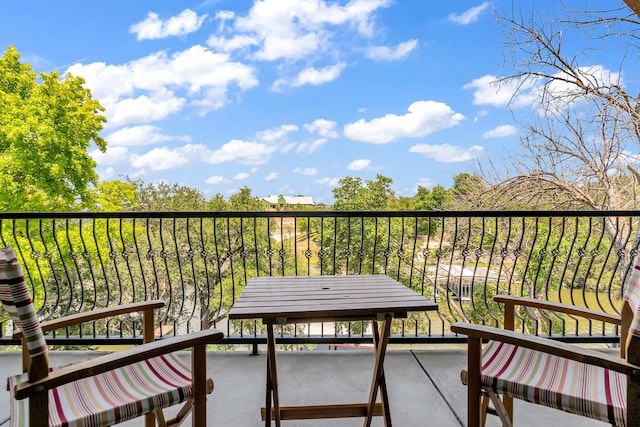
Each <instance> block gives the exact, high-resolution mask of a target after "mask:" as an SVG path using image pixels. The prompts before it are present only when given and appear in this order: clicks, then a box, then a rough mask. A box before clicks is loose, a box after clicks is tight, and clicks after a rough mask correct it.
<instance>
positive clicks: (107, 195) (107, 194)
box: [93, 179, 137, 212]
mask: <svg viewBox="0 0 640 427" xmlns="http://www.w3.org/2000/svg"><path fill="white" fill-rule="evenodd" d="M93 193H94V195H93V199H94V203H95V205H96V207H97V209H98V210H101V211H104V212H119V211H123V210H125V211H126V210H132V209H134V208H136V207H137V203H136V196H137V185H136V184H135V183H133V182H123V181H120V180H119V179H115V180H113V181H103V182H100V183H99V184H98V185H97V186H96V188H95V190H94V191H93Z"/></svg>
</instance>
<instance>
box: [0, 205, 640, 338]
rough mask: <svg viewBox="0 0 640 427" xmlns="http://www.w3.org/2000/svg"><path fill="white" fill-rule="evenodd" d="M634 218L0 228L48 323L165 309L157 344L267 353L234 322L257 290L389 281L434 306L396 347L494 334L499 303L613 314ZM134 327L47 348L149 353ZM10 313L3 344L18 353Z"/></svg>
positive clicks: (467, 217)
mask: <svg viewBox="0 0 640 427" xmlns="http://www.w3.org/2000/svg"><path fill="white" fill-rule="evenodd" d="M639 216H640V212H636V211H624V212H622V211H619V212H591V211H589V212H537V211H536V212H498V211H485V212H457V211H455V212H454V211H447V212H442V211H438V212H433V211H430V212H426V211H393V212H387V211H383V212H372V211H358V212H336V211H321V212H315V211H314V212H307V211H304V212H133V213H132V212H127V213H93V212H91V213H89V212H82V213H2V214H0V238H1V239H2V244H3V245H10V246H13V247H14V248H15V249H16V252H17V253H18V257H19V259H20V261H21V262H22V265H23V268H24V270H25V275H26V277H27V280H28V281H29V283H30V284H31V286H32V291H33V296H34V302H35V304H36V306H37V308H38V313H39V315H40V317H41V318H42V319H43V320H46V319H49V318H56V317H59V316H63V315H65V314H71V313H76V312H79V311H86V310H92V309H94V308H98V307H106V306H114V305H118V304H123V303H129V302H135V301H143V300H147V299H154V298H160V299H163V300H164V301H165V302H166V307H165V309H164V310H162V311H161V312H160V313H159V315H158V325H157V334H158V335H173V334H182V333H186V332H189V331H193V330H199V329H202V328H208V327H211V326H215V327H216V328H218V329H220V330H222V331H223V332H224V333H225V339H224V343H226V344H240V343H248V344H254V345H255V344H257V343H263V342H265V337H264V328H263V325H262V324H261V323H260V322H259V321H229V320H228V319H227V317H226V314H227V312H228V310H229V309H230V307H231V306H232V305H233V303H234V302H235V300H236V299H237V298H238V296H239V295H240V293H241V292H242V289H243V287H244V285H245V284H246V283H247V281H248V280H249V279H250V278H251V277H254V276H289V275H305V276H306V275H326V274H386V275H388V276H390V277H392V278H394V279H397V280H398V281H400V282H402V283H403V284H404V285H406V286H407V287H410V288H411V289H413V290H414V291H416V292H418V293H421V294H423V295H425V296H426V297H428V298H430V299H432V300H433V301H435V302H437V303H438V304H439V310H438V311H437V312H428V313H412V315H411V316H410V317H409V318H408V319H397V320H395V321H394V324H393V328H392V337H391V343H443V342H461V341H462V340H463V339H464V337H458V336H455V335H453V334H452V333H451V332H450V330H449V326H450V325H451V323H453V322H456V321H461V320H462V321H470V322H476V323H485V324H489V325H500V323H501V320H502V317H501V314H500V307H499V306H498V305H497V304H495V303H493V301H492V297H493V295H495V294H496V293H509V294H514V295H525V296H533V297H536V298H540V299H548V300H554V301H561V302H565V303H569V304H574V305H580V306H586V307H589V308H593V309H597V310H603V311H607V312H611V313H617V312H618V310H619V308H620V305H621V304H620V299H621V295H622V287H623V283H624V279H625V277H626V275H627V274H628V267H629V261H630V260H631V259H632V258H633V256H635V255H636V253H637V248H638V243H639V242H638V240H639V238H640V236H639V235H638V232H637V231H638V217H639ZM520 315H521V317H520V322H519V327H520V328H522V329H525V328H526V329H527V330H528V331H530V332H532V333H539V334H546V335H551V336H553V337H555V338H558V339H563V340H575V341H584V342H614V341H615V340H617V330H615V329H612V328H604V327H603V325H602V324H597V323H590V322H586V321H581V320H579V319H575V318H572V317H568V316H562V317H558V316H554V315H551V314H548V313H538V312H535V313H525V312H522V313H520ZM139 329H140V325H139V319H138V318H136V317H125V318H118V319H113V320H112V321H110V322H106V323H100V322H96V323H91V324H84V325H82V326H81V327H79V328H74V329H71V328H70V329H65V330H60V331H56V332H55V333H54V334H51V335H50V336H49V337H48V339H49V342H50V343H51V344H53V345H65V346H74V345H104V344H127V343H133V342H139V341H140V330H139ZM11 330H12V329H11V324H10V321H9V319H8V316H7V315H6V313H4V314H3V317H0V344H2V345H8V344H14V343H15V342H14V341H12V340H11ZM369 332H370V331H369V329H368V325H366V324H362V323H361V322H352V323H334V324H319V325H315V324H312V325H306V324H305V325H287V326H282V327H281V328H280V329H279V330H278V333H279V334H280V342H281V343H284V344H291V345H296V344H302V345H306V344H309V345H312V344H321V343H325V344H344V343H347V344H357V343H363V342H370V341H371V336H370V333H369Z"/></svg>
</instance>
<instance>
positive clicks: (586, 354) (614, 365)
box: [451, 322, 640, 377]
mask: <svg viewBox="0 0 640 427" xmlns="http://www.w3.org/2000/svg"><path fill="white" fill-rule="evenodd" d="M451 331H452V332H455V333H457V334H461V335H466V336H467V337H468V338H470V339H471V338H475V339H481V340H492V341H500V342H504V343H507V344H513V345H517V346H520V347H525V348H529V349H532V350H537V351H541V352H543V353H548V354H553V355H556V356H560V357H564V358H566V359H570V360H575V361H577V362H582V363H586V364H589V365H595V366H600V367H602V368H606V369H609V370H612V371H616V372H620V373H622V374H625V375H629V376H636V377H637V376H640V366H636V365H633V364H631V363H629V362H627V361H626V360H624V359H622V358H620V357H617V356H612V355H610V354H607V353H603V352H600V351H596V350H592V349H589V348H584V347H577V346H575V345H571V344H567V343H564V342H561V341H556V340H551V339H549V338H543V337H540V336H537V335H526V334H522V333H519V332H513V331H507V330H504V329H499V328H494V327H491V326H482V325H475V324H472V323H462V322H458V323H455V324H454V325H451Z"/></svg>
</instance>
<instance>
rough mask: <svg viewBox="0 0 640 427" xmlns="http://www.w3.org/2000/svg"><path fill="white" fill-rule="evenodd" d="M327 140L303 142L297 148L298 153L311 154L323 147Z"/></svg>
mask: <svg viewBox="0 0 640 427" xmlns="http://www.w3.org/2000/svg"><path fill="white" fill-rule="evenodd" d="M326 142H327V138H318V139H316V140H314V141H311V142H301V143H300V144H299V145H298V148H296V153H307V154H311V153H313V152H315V151H316V150H317V149H318V148H320V147H322V146H323V145H324V144H326Z"/></svg>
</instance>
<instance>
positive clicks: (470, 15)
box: [449, 1, 491, 25]
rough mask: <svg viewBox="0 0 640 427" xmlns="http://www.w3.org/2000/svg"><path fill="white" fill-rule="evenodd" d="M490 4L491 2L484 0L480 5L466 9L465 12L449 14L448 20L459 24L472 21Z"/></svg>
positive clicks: (466, 23)
mask: <svg viewBox="0 0 640 427" xmlns="http://www.w3.org/2000/svg"><path fill="white" fill-rule="evenodd" d="M490 5H491V3H490V2H488V1H486V2H484V3H482V4H481V5H480V6H476V7H472V8H471V9H467V10H466V11H465V12H463V13H462V14H460V15H458V14H455V13H452V14H450V15H449V21H451V22H455V23H456V24H460V25H468V24H471V23H472V22H475V21H477V20H478V16H480V14H481V13H482V12H484V11H485V10H486V9H487V8H488V7H489V6H490Z"/></svg>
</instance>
